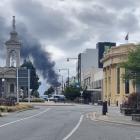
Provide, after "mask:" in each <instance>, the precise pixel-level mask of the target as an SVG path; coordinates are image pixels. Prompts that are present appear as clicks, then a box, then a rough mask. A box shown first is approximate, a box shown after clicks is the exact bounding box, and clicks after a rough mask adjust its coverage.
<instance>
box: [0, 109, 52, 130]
mask: <svg viewBox="0 0 140 140" xmlns="http://www.w3.org/2000/svg"><path fill="white" fill-rule="evenodd" d="M49 110H50V108H48V109H46V110H44V111H42V112H39V113H38V114H35V115H32V116H29V117H25V118H22V119H19V120H15V121H12V122H9V123H5V124H3V125H0V128H1V127H4V126H8V125H10V124H14V123H17V122H20V121H24V120H28V119H31V118H34V117H36V116H39V115H41V114H43V113H45V112H47V111H49Z"/></svg>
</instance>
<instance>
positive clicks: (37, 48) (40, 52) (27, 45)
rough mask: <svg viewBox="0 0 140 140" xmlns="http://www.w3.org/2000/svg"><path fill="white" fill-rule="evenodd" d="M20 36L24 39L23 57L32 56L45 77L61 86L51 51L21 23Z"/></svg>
mask: <svg viewBox="0 0 140 140" xmlns="http://www.w3.org/2000/svg"><path fill="white" fill-rule="evenodd" d="M19 33H20V38H21V40H22V47H21V57H22V58H27V57H28V56H31V57H32V58H33V63H34V65H35V67H36V69H37V70H38V71H39V72H40V73H41V75H42V76H43V77H44V79H47V82H48V83H49V84H51V85H53V86H59V85H60V83H59V82H58V75H57V74H56V72H55V70H54V66H55V62H54V61H52V60H51V55H50V53H48V52H46V51H45V48H43V47H42V45H41V43H40V42H39V40H37V39H36V38H33V37H32V35H30V34H29V33H28V32H27V30H26V28H25V26H21V24H20V25H19Z"/></svg>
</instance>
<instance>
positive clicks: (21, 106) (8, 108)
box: [0, 104, 33, 113]
mask: <svg viewBox="0 0 140 140" xmlns="http://www.w3.org/2000/svg"><path fill="white" fill-rule="evenodd" d="M32 108H33V106H32V105H29V104H17V105H15V106H0V113H3V112H4V113H5V112H15V111H22V110H28V109H32Z"/></svg>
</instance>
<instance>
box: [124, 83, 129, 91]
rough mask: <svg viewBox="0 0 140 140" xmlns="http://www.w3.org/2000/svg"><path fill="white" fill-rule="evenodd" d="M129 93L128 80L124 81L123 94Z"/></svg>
mask: <svg viewBox="0 0 140 140" xmlns="http://www.w3.org/2000/svg"><path fill="white" fill-rule="evenodd" d="M128 93H129V80H125V94H128Z"/></svg>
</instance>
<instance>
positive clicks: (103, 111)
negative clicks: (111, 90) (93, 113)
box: [102, 101, 108, 115]
mask: <svg viewBox="0 0 140 140" xmlns="http://www.w3.org/2000/svg"><path fill="white" fill-rule="evenodd" d="M107 112H108V108H107V101H105V102H103V106H102V114H103V115H106V113H107Z"/></svg>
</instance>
